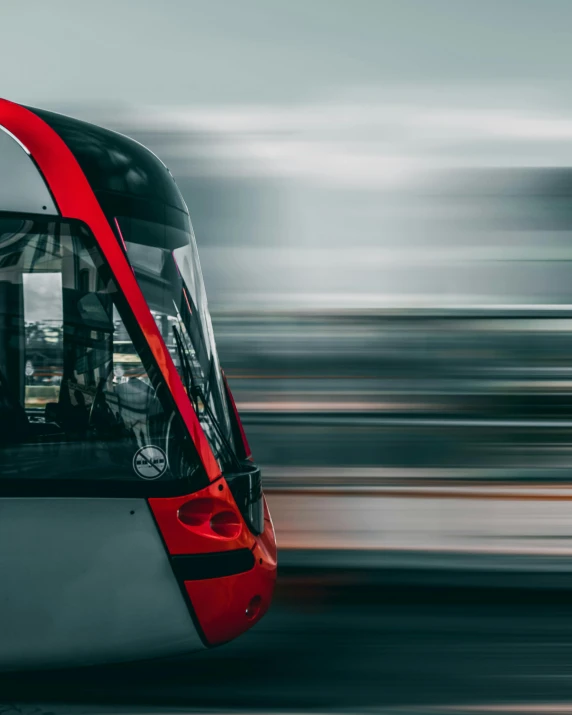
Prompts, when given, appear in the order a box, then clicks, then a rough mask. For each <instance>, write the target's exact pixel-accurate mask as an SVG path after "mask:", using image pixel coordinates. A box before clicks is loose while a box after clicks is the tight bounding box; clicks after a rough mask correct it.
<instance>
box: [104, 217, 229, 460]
mask: <svg viewBox="0 0 572 715" xmlns="http://www.w3.org/2000/svg"><path fill="white" fill-rule="evenodd" d="M177 214H180V216H179V217H178V222H179V225H178V226H174V225H168V224H166V223H164V224H163V223H155V222H152V221H145V220H142V219H138V218H133V217H127V216H118V217H116V218H115V222H116V228H117V230H118V232H119V234H120V239H121V240H123V242H124V243H125V246H126V250H127V255H128V257H129V260H130V262H131V265H132V266H133V269H134V271H135V276H136V278H137V280H138V282H139V285H140V287H141V290H142V292H143V295H144V296H145V299H146V301H147V303H148V305H149V308H150V310H151V313H152V314H153V316H154V318H155V322H156V323H157V326H158V327H159V330H160V332H161V335H162V336H163V340H164V341H165V344H166V345H167V348H168V349H169V352H170V353H171V356H172V357H173V361H174V363H175V365H176V367H177V370H178V371H179V374H180V376H181V379H182V381H183V384H184V385H185V388H186V390H187V393H188V394H189V397H190V399H191V401H192V402H193V405H194V407H195V411H196V413H197V415H198V418H199V421H200V423H201V425H202V428H203V430H204V432H205V434H206V436H207V439H208V440H209V443H210V445H211V448H212V450H213V452H214V455H215V457H216V458H217V460H218V462H219V465H220V467H221V469H222V470H223V471H225V470H226V469H228V468H230V467H232V466H234V465H235V464H236V459H237V458H236V456H235V451H234V444H233V436H232V427H231V420H230V415H229V410H228V404H227V399H226V392H225V387H224V382H223V378H222V373H221V369H220V365H219V360H218V355H217V351H216V346H215V340H214V335H213V329H212V323H211V318H210V314H209V311H208V306H207V298H206V292H205V288H204V283H203V277H202V272H201V267H200V263H199V256H198V251H197V246H196V241H195V236H194V233H193V230H192V227H191V223H190V220H189V218H188V216H186V215H185V214H183V213H182V212H177Z"/></svg>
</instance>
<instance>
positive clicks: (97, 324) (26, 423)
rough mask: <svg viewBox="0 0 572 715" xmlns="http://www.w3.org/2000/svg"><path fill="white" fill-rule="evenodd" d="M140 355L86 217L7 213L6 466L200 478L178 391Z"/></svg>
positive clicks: (0, 331) (0, 420)
mask: <svg viewBox="0 0 572 715" xmlns="http://www.w3.org/2000/svg"><path fill="white" fill-rule="evenodd" d="M141 356H145V360H149V359H150V358H149V350H148V349H146V344H145V342H144V339H143V337H142V336H141V334H140V332H139V329H138V326H137V324H136V323H135V321H134V320H133V318H132V315H131V312H130V309H129V306H128V305H127V304H126V301H125V299H124V298H123V297H122V295H121V293H120V292H119V291H118V290H117V287H116V285H115V283H114V281H113V279H112V278H111V274H110V272H109V269H108V268H107V266H106V264H105V263H104V261H103V259H102V257H101V254H100V252H99V249H98V247H97V245H96V243H95V240H94V239H93V236H92V235H91V234H90V232H89V231H88V230H87V228H86V227H85V226H84V225H82V224H79V223H78V222H64V221H56V220H46V219H37V218H27V217H19V216H13V215H12V216H8V215H0V478H1V479H11V478H22V477H26V478H32V479H46V478H49V479H57V480H62V479H65V480H68V479H75V480H78V479H81V480H82V481H84V482H85V481H86V480H97V481H101V480H106V481H117V480H120V481H122V482H125V481H131V482H135V483H139V484H141V483H143V482H153V483H155V482H157V483H159V482H161V483H162V482H164V481H165V480H167V481H168V480H172V479H180V478H185V479H191V478H192V477H194V478H195V479H199V478H200V472H201V471H202V468H201V467H200V462H199V460H198V457H197V455H196V452H194V448H193V447H192V444H191V441H190V438H188V436H187V435H186V430H185V429H184V427H183V426H182V423H181V421H180V418H179V417H178V414H177V412H176V410H175V409H174V406H173V405H172V404H171V401H170V400H171V398H170V393H169V391H168V390H167V389H166V386H165V385H164V384H163V382H162V379H161V377H160V374H159V371H158V370H156V369H154V368H153V365H149V364H144V362H143V361H142V359H141ZM150 375H153V376H154V377H153V380H151V379H150V377H149V376H150ZM80 467H81V468H80ZM203 476H204V475H203Z"/></svg>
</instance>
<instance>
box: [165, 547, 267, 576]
mask: <svg viewBox="0 0 572 715" xmlns="http://www.w3.org/2000/svg"><path fill="white" fill-rule="evenodd" d="M171 563H172V565H173V571H174V572H175V576H176V577H177V579H179V581H201V580H203V579H207V578H221V577H222V576H235V575H236V574H239V573H244V572H245V571H250V569H251V568H253V567H254V555H253V553H252V551H250V550H249V549H235V550H234V551H216V552H215V553H212V554H190V555H188V556H172V557H171Z"/></svg>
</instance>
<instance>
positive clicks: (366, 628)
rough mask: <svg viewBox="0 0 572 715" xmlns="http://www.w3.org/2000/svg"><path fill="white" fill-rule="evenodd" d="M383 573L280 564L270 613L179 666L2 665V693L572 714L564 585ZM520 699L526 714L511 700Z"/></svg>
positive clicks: (62, 698) (139, 702) (142, 703)
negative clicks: (413, 581)
mask: <svg viewBox="0 0 572 715" xmlns="http://www.w3.org/2000/svg"><path fill="white" fill-rule="evenodd" d="M378 576H379V572H377V571H371V570H348V569H342V570H340V569H323V568H322V569H315V570H313V571H312V572H311V573H309V572H308V571H307V570H301V571H300V570H295V569H294V570H293V569H283V570H282V572H281V578H280V580H279V585H278V591H277V594H276V602H275V604H274V606H273V608H272V610H271V612H270V613H269V614H268V616H267V617H266V618H265V619H264V620H263V621H262V622H261V623H260V624H259V625H258V626H257V627H256V628H255V629H254V630H253V631H251V632H250V633H248V634H246V635H245V636H244V637H242V638H240V639H238V640H237V641H235V642H233V643H231V644H229V645H227V646H224V647H221V648H218V649H216V650H214V651H210V652H209V653H207V654H206V655H205V654H203V655H201V656H199V657H198V658H194V659H189V660H186V661H179V662H177V663H157V664H154V665H135V666H128V667H122V668H117V669H114V670H101V669H98V670H94V671H90V670H84V671H76V672H73V673H70V672H63V673H45V674H39V675H38V674H36V675H33V676H30V675H26V676H16V675H12V676H10V675H4V676H2V678H1V679H0V692H1V693H2V701H3V702H5V703H7V704H8V703H15V702H16V703H21V705H20V706H19V707H20V708H21V710H20V712H21V713H23V714H24V715H28V714H29V713H32V712H33V713H34V715H41V713H60V712H63V713H65V712H69V711H70V710H71V711H72V712H74V713H78V712H83V711H84V710H85V711H86V712H93V711H94V710H95V711H96V712H98V711H102V712H121V711H122V710H123V709H126V710H127V712H130V713H136V712H146V711H147V710H148V709H149V708H151V709H153V710H154V711H155V712H167V711H168V709H169V708H172V707H176V708H180V709H182V710H183V711H193V712H195V711H198V712H204V711H209V712H212V711H217V712H229V711H230V712H234V711H239V710H240V711H245V712H249V711H257V712H277V711H278V712H286V713H287V712H293V711H300V712H315V713H322V712H323V713H325V712H332V711H334V712H335V711H344V712H383V713H385V712H387V713H399V712H432V713H456V712H471V711H473V710H472V708H474V711H476V712H507V711H508V712H535V713H544V712H570V706H569V707H568V709H567V710H558V709H555V705H557V704H562V703H566V702H568V703H571V702H572V618H571V616H572V606H571V604H570V598H569V595H568V593H566V592H561V591H560V592H559V591H553V590H535V589H532V588H530V587H529V588H525V589H512V588H499V587H493V586H492V587H489V588H474V587H473V588H455V589H451V588H448V587H446V588H441V587H430V586H424V587H407V586H404V585H403V584H399V585H398V584H393V585H392V584H388V583H387V582H386V581H385V580H384V579H379V578H378ZM37 703H44V705H43V706H40V709H39V710H38V709H34V708H36V707H38V706H37V705H36V704H37ZM48 703H49V704H48ZM85 703H91V705H89V706H87V705H85ZM523 703H528V708H529V709H528V710H527V709H526V708H523V707H522V705H521V707H520V708H519V707H514V706H515V704H516V705H518V704H523ZM510 704H512V705H513V709H508V710H507V709H504V708H507V707H508V706H509V705H510ZM550 704H552V706H551V707H549V705H550ZM5 707H6V710H5V709H4V708H2V709H0V712H2V713H5V712H6V711H7V712H12V711H11V710H10V709H9V708H8V705H6V706H5ZM398 708H399V709H398ZM401 708H403V709H401Z"/></svg>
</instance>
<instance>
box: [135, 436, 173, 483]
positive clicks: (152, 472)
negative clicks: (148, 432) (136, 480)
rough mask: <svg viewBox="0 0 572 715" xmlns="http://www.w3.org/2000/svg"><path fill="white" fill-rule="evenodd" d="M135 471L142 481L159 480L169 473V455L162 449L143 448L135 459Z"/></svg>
mask: <svg viewBox="0 0 572 715" xmlns="http://www.w3.org/2000/svg"><path fill="white" fill-rule="evenodd" d="M133 469H134V470H135V474H137V476H138V477H141V479H147V480H153V479H159V477H162V476H163V474H165V472H166V471H167V455H166V454H165V452H164V451H163V450H162V449H161V447H155V446H153V445H151V444H149V445H147V446H146V447H141V449H138V450H137V451H136V452H135V456H134V457H133Z"/></svg>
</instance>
